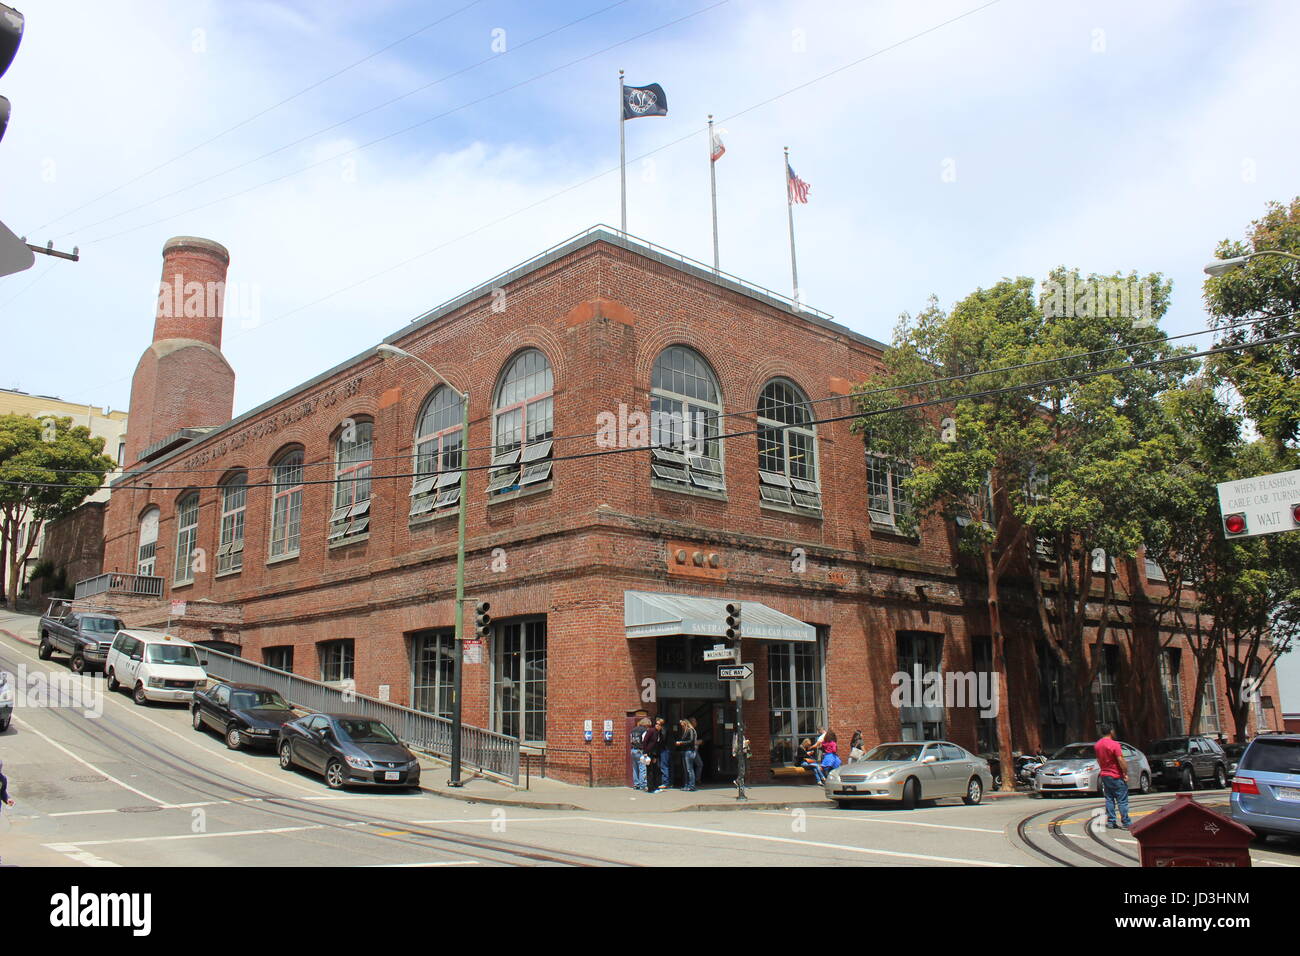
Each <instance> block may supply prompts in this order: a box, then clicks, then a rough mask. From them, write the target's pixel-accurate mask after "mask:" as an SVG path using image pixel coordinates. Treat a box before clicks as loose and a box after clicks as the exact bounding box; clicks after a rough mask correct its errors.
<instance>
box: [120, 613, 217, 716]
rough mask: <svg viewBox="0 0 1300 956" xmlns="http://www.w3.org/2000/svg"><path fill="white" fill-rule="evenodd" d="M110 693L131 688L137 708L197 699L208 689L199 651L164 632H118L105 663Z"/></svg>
mask: <svg viewBox="0 0 1300 956" xmlns="http://www.w3.org/2000/svg"><path fill="white" fill-rule="evenodd" d="M104 676H105V677H107V678H108V689H109V690H117V689H118V688H119V687H129V688H130V689H131V696H132V698H133V699H134V700H135V702H136V703H137V704H143V703H145V702H146V701H150V700H182V701H189V700H193V699H194V692H195V691H196V690H202V689H203V688H205V687H207V686H208V675H207V672H206V671H204V670H203V667H202V665H201V663H200V661H199V652H198V648H197V647H195V646H194V645H193V644H191V643H190V642H189V641H183V640H181V639H180V638H179V637H173V636H172V635H170V634H164V633H162V632H161V631H144V630H138V629H133V630H126V631H118V632H117V637H115V638H113V646H112V647H110V648H109V650H108V658H107V659H106V660H105V661H104Z"/></svg>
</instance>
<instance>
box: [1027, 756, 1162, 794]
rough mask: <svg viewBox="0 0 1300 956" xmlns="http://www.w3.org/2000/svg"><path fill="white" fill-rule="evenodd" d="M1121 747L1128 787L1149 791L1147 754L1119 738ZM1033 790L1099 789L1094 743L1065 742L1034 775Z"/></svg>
mask: <svg viewBox="0 0 1300 956" xmlns="http://www.w3.org/2000/svg"><path fill="white" fill-rule="evenodd" d="M1119 746H1120V750H1121V751H1122V752H1123V754H1124V760H1125V762H1126V763H1127V764H1128V785H1129V789H1130V790H1133V791H1136V792H1137V793H1150V792H1151V764H1150V763H1148V762H1147V758H1146V755H1145V754H1144V753H1142V751H1140V750H1138V749H1137V748H1136V747H1134V746H1132V745H1131V744H1126V743H1123V742H1120V745H1119ZM1034 790H1035V791H1037V792H1038V793H1040V794H1042V795H1043V796H1044V797H1049V796H1054V795H1055V794H1058V793H1089V794H1098V795H1099V794H1100V793H1101V768H1100V767H1098V765H1097V750H1096V746H1095V745H1094V744H1090V743H1075V744H1066V745H1065V746H1064V747H1062V748H1061V749H1060V750H1058V751H1057V752H1056V753H1054V754H1052V759H1051V760H1049V761H1047V763H1045V764H1043V765H1042V766H1041V767H1039V768H1038V773H1036V774H1035V775H1034Z"/></svg>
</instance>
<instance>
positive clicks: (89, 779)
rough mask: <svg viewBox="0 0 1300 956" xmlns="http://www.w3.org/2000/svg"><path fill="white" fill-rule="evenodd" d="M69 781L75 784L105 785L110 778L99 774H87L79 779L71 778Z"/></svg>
mask: <svg viewBox="0 0 1300 956" xmlns="http://www.w3.org/2000/svg"><path fill="white" fill-rule="evenodd" d="M68 779H69V780H71V781H72V782H73V783H103V782H104V781H105V780H107V779H108V778H107V777H104V776H101V775H99V774H97V773H86V774H82V775H81V776H79V777H69V778H68Z"/></svg>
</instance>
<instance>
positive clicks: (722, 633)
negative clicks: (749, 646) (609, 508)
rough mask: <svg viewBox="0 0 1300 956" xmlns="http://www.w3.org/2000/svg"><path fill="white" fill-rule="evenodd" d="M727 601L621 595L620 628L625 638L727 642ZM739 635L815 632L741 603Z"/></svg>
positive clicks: (763, 637)
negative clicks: (621, 626) (624, 631)
mask: <svg viewBox="0 0 1300 956" xmlns="http://www.w3.org/2000/svg"><path fill="white" fill-rule="evenodd" d="M727 604H728V602H727V601H715V600H713V599H711V598H702V597H688V596H687V595H684V594H652V593H651V592H649V591H624V592H623V626H624V627H625V628H626V630H627V636H628V637H629V638H632V637H668V636H672V635H683V636H686V637H716V638H719V639H721V640H725V639H726V632H727V624H726V621H727V611H726V608H727ZM740 607H741V610H740V636H741V637H744V638H754V639H757V640H760V641H815V640H817V629H816V628H815V627H813V626H812V625H811V624H805V623H804V622H803V621H799V620H796V619H795V618H792V617H791V616H790V615H789V614H782V613H781V612H780V611H778V610H776V609H774V608H770V607H768V606H767V605H766V604H760V603H758V602H757V601H741V602H740Z"/></svg>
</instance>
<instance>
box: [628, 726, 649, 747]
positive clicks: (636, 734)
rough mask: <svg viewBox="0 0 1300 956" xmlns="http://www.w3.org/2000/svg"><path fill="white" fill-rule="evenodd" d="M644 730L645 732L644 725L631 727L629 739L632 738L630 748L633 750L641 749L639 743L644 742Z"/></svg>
mask: <svg viewBox="0 0 1300 956" xmlns="http://www.w3.org/2000/svg"><path fill="white" fill-rule="evenodd" d="M645 732H646V728H645V727H633V728H632V735H631V739H632V749H633V750H641V749H642V746H641V745H642V744H643V743H645Z"/></svg>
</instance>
